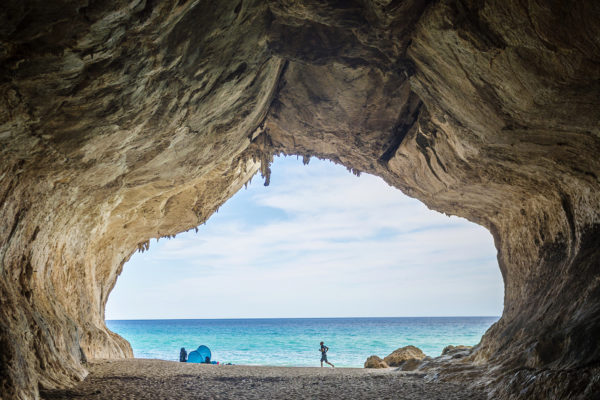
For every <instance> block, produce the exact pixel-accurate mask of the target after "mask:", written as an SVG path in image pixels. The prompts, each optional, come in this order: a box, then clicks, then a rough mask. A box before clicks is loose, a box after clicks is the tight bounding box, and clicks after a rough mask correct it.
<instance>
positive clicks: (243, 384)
mask: <svg viewBox="0 0 600 400" xmlns="http://www.w3.org/2000/svg"><path fill="white" fill-rule="evenodd" d="M88 367H89V370H90V374H89V375H88V377H87V378H86V379H85V380H84V381H82V382H80V383H79V384H77V385H76V386H75V387H73V388H71V389H56V390H43V391H42V392H41V397H42V399H46V400H50V399H74V398H75V399H77V398H81V399H91V400H96V399H152V400H157V399H432V400H433V399H440V400H442V399H443V400H452V399H457V400H458V399H461V400H462V399H485V398H486V396H485V395H484V393H483V392H480V391H477V390H473V389H468V388H467V387H466V386H463V385H460V384H456V383H445V382H426V381H425V380H424V379H422V377H420V376H419V375H418V374H408V373H401V372H397V371H395V370H394V369H393V368H389V369H384V370H372V369H362V368H330V367H329V368H319V367H316V368H299V367H298V368H296V367H257V366H243V365H202V364H185V363H178V362H172V361H161V360H146V359H130V360H119V361H108V360H95V361H93V362H90V363H89V364H88Z"/></svg>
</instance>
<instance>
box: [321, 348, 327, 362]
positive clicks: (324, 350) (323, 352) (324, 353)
mask: <svg viewBox="0 0 600 400" xmlns="http://www.w3.org/2000/svg"><path fill="white" fill-rule="evenodd" d="M328 350H329V347H327V346H325V345H321V362H323V361H325V362H327V351H328Z"/></svg>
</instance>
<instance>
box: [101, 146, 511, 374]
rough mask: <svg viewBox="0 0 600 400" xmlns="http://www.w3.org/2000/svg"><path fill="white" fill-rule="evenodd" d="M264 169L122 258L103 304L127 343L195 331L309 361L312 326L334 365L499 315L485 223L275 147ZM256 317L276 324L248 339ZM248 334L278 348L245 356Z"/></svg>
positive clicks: (147, 349)
mask: <svg viewBox="0 0 600 400" xmlns="http://www.w3.org/2000/svg"><path fill="white" fill-rule="evenodd" d="M271 169H272V175H271V183H270V185H269V186H268V187H265V186H263V184H262V180H261V179H254V180H252V181H251V182H250V183H249V185H248V186H247V188H246V189H241V190H240V191H239V192H238V193H236V194H235V195H234V196H233V197H232V198H231V199H229V200H228V201H227V202H226V203H225V204H223V205H222V206H221V207H220V209H219V212H218V213H215V214H213V215H212V216H211V217H210V218H209V220H208V221H207V222H206V224H205V225H203V226H200V227H198V229H197V230H194V229H192V230H190V231H188V232H185V233H181V234H178V235H177V236H176V237H172V238H163V239H160V240H153V241H152V242H151V243H150V247H149V249H148V250H146V251H144V252H138V253H136V254H135V255H133V256H132V258H131V259H130V260H129V261H128V262H127V263H126V264H125V266H124V268H123V272H122V273H121V276H120V277H119V278H118V280H117V284H116V286H115V288H114V289H113V291H112V293H111V295H110V297H109V300H108V302H107V305H106V314H105V318H106V320H107V327H108V328H109V329H111V330H113V331H114V332H116V333H118V334H119V335H121V336H122V337H124V338H125V339H126V340H128V341H129V342H130V344H131V345H132V348H133V353H134V356H136V357H139V358H160V359H166V360H176V359H177V356H178V351H179V348H180V347H182V346H183V347H186V348H188V349H189V348H190V347H191V346H192V344H191V343H197V344H199V343H203V344H209V345H210V346H211V347H212V348H213V352H214V353H215V357H217V359H220V360H227V361H229V362H233V363H234V364H256V363H257V362H258V363H260V362H261V361H262V362H263V363H264V364H266V365H274V364H277V365H295V366H311V365H313V366H314V360H311V358H314V357H311V355H313V354H312V353H314V352H313V351H311V349H312V347H314V346H310V343H311V340H312V342H315V341H318V338H319V337H320V336H319V335H322V334H323V335H326V336H328V340H327V341H328V342H329V343H330V345H331V346H332V347H337V352H336V353H337V354H336V356H337V363H336V365H337V366H348V367H362V364H363V363H364V361H365V359H366V358H367V357H368V356H370V355H372V354H389V353H391V352H392V351H393V350H395V349H397V348H399V347H402V346H406V345H414V346H417V347H419V348H420V349H422V350H423V351H424V352H425V354H427V355H429V356H433V357H436V356H439V355H440V354H441V352H442V349H443V348H444V347H445V346H447V345H470V346H472V345H476V344H477V343H479V341H480V339H481V336H482V334H483V333H484V332H485V330H487V329H488V328H489V326H490V325H491V324H492V323H493V322H495V321H496V320H497V319H498V318H499V316H500V314H501V312H502V300H503V283H502V277H501V274H500V271H499V269H498V265H497V260H496V249H495V247H494V243H493V239H492V237H491V235H490V234H489V232H487V231H486V230H485V228H483V227H481V226H478V225H475V224H473V223H470V222H468V221H466V220H464V219H462V218H457V217H448V216H445V215H442V214H440V213H437V212H435V211H431V210H429V209H427V207H425V205H423V204H422V203H421V202H419V201H418V200H415V199H411V198H409V197H407V196H405V195H404V194H402V193H401V192H400V191H399V190H397V189H395V188H393V187H390V186H389V185H387V184H386V183H385V182H383V181H382V180H381V179H380V178H377V177H375V176H372V175H368V174H362V175H361V176H360V177H357V176H355V175H352V174H350V173H349V172H348V171H347V170H346V169H345V168H344V167H342V166H339V165H335V164H333V163H331V162H329V161H322V160H318V159H312V160H311V161H310V163H309V164H308V165H303V162H302V161H301V160H299V159H298V158H297V157H278V158H276V159H275V160H274V162H273V164H272V166H271ZM215 299H218V302H217V301H215ZM490 316H492V317H490ZM340 317H341V318H342V319H341V320H340V319H339V318H340ZM356 317H362V319H361V320H360V323H357V322H356V321H355V319H356ZM365 317H366V319H364V318H365ZM381 317H386V318H385V319H381ZM397 317H404V318H397ZM406 317H411V318H406ZM423 317H425V318H423ZM457 317H458V318H457ZM265 318H267V319H268V320H264V319H265ZM273 318H275V319H279V318H284V319H286V321H285V322H284V323H282V324H279V325H278V321H274V320H273ZM289 318H293V319H297V318H302V319H314V318H326V320H324V321H326V322H323V321H320V322H318V323H315V326H313V325H311V322H310V321H306V320H303V321H298V320H295V321H289V320H287V319H289ZM332 318H335V320H332ZM190 319H191V320H190ZM194 319H200V320H202V321H198V320H197V321H195V322H194V321H193V320H194ZM223 319H226V320H227V321H223ZM229 319H233V320H237V321H238V326H237V327H236V326H235V322H234V321H229ZM247 319H259V321H256V320H255V321H247ZM140 320H143V321H140ZM169 320H170V322H169ZM207 320H208V321H207ZM253 324H254V325H253ZM265 324H266V325H268V328H267V327H265ZM236 328H237V331H236V330H235V329H236ZM261 329H262V330H264V329H270V330H272V331H274V332H276V334H275V336H274V337H273V336H269V337H268V338H266V339H267V340H261V339H265V338H261V337H260V333H258V332H257V330H261ZM302 330H310V331H313V335H312V337H311V336H310V335H306V334H303V333H302V332H301V331H302ZM336 330H338V331H339V332H336ZM242 333H243V335H242ZM250 337H252V338H254V339H255V341H256V342H257V343H272V342H273V341H276V342H278V343H280V345H279V346H280V347H281V348H285V351H283V352H282V351H280V350H281V349H279V350H278V351H276V354H279V356H278V357H277V358H274V359H273V360H268V359H260V358H259V360H258V361H257V359H256V358H255V357H256V354H257V352H256V349H255V346H254V345H253V344H252V341H251V340H250ZM357 337H360V339H361V340H360V344H357V343H356V338H357ZM150 338H152V339H151V340H150ZM190 342H191V343H190ZM290 342H291V343H294V345H291V344H290ZM197 344H196V346H197ZM215 346H216V347H215ZM359 350H360V351H359ZM361 351H362V352H361ZM267 353H269V352H267Z"/></svg>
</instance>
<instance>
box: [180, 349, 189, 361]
mask: <svg viewBox="0 0 600 400" xmlns="http://www.w3.org/2000/svg"><path fill="white" fill-rule="evenodd" d="M179 362H187V351H185V349H183V348H182V349H181V351H180V352H179Z"/></svg>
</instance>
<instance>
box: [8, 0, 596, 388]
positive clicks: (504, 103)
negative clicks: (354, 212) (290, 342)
mask: <svg viewBox="0 0 600 400" xmlns="http://www.w3.org/2000/svg"><path fill="white" fill-rule="evenodd" d="M240 4H241V6H240ZM599 7H600V3H599V2H598V1H597V0H582V1H578V2H570V3H569V4H567V3H566V2H559V1H555V2H543V1H531V2H520V1H507V2H493V1H489V2H483V3H482V2H475V1H458V0H441V1H425V0H423V1H421V0H414V1H406V2H397V1H391V2H388V1H358V2H336V1H331V2H292V1H288V2H261V1H254V2H253V1H243V2H241V3H240V2H237V1H235V2H232V3H229V2H219V3H218V5H217V4H215V3H214V2H198V1H192V0H188V1H185V0H182V1H164V2H154V1H146V2H144V1H140V2H114V3H113V2H111V3H110V4H109V3H103V2H100V3H99V2H94V3H93V4H91V5H90V6H87V7H82V6H81V2H52V1H51V2H37V3H34V2H31V4H29V5H27V6H23V2H18V1H15V2H9V4H8V6H7V7H3V8H2V10H0V13H1V15H0V21H2V22H3V27H2V29H0V46H1V47H2V49H1V50H0V60H1V62H2V68H0V71H1V73H2V79H0V103H2V107H0V166H1V169H0V170H1V173H0V204H1V205H2V207H1V208H0V214H1V215H0V220H1V221H2V224H1V225H0V261H1V264H0V273H1V274H2V276H1V278H2V279H1V280H0V300H1V302H2V307H0V348H2V349H3V351H0V396H1V397H2V398H37V397H38V387H39V386H43V387H59V386H63V387H66V386H69V385H72V384H73V383H74V382H75V381H76V380H78V379H83V378H84V377H85V376H86V374H87V371H86V368H85V357H86V356H87V357H89V358H126V357H130V356H131V355H132V353H131V347H130V346H129V344H128V343H127V342H126V341H125V340H123V339H122V338H121V337H119V336H118V335H115V334H113V333H112V332H110V331H108V330H107V329H106V326H105V322H104V306H105V304H106V301H107V299H108V294H109V293H110V292H111V289H112V288H113V286H114V284H115V281H116V278H117V276H118V275H119V273H120V272H121V268H122V266H123V262H124V260H126V259H128V258H129V257H130V256H131V254H132V253H133V252H135V251H136V248H145V247H146V246H147V245H148V242H147V239H148V238H153V237H163V236H168V235H173V234H177V233H178V232H182V231H185V230H188V229H190V228H193V227H195V226H198V225H199V224H201V223H203V222H204V221H206V220H207V219H208V218H209V217H210V215H212V214H213V213H214V212H215V210H216V209H217V208H218V207H219V206H220V205H221V204H223V203H224V202H225V201H226V200H227V199H228V198H229V197H231V196H232V195H233V194H234V193H235V192H237V191H238V190H239V188H241V187H242V186H243V185H244V184H245V183H246V182H247V180H248V179H249V178H250V177H251V176H253V175H254V174H255V173H256V172H257V171H258V170H259V169H260V170H261V172H262V173H263V174H264V175H265V176H266V177H267V178H268V176H269V174H268V165H269V159H270V157H271V156H272V155H273V154H278V153H285V154H299V155H301V156H304V157H310V156H316V157H319V158H323V159H330V160H333V161H335V162H337V163H340V164H342V165H344V166H347V167H349V168H351V169H352V170H353V171H363V172H368V173H371V174H374V175H376V176H380V177H381V178H382V179H384V180H385V181H386V182H388V183H389V184H390V185H392V186H394V187H396V188H398V189H400V190H401V191H402V192H404V193H406V194H407V195H409V196H411V197H414V198H417V199H419V200H420V201H422V202H423V203H424V204H426V205H427V206H428V207H430V208H431V209H435V210H438V211H440V212H444V213H446V214H448V215H457V216H461V217H464V218H466V219H468V220H469V221H472V222H474V223H477V224H479V225H481V226H483V227H485V228H486V229H488V231H489V232H490V233H491V234H492V235H493V238H494V242H495V245H496V249H497V250H498V266H499V268H500V270H501V272H502V276H503V280H504V286H505V291H504V309H503V313H502V318H501V319H500V320H499V321H498V323H496V324H494V325H493V326H492V328H490V329H489V330H488V331H487V332H486V334H485V335H484V336H483V338H482V341H481V345H480V347H479V349H478V350H477V353H476V354H475V355H474V359H473V361H474V362H476V363H478V364H479V365H487V366H489V374H490V377H489V378H490V379H487V381H486V382H487V383H489V388H490V390H495V391H496V392H495V393H491V396H492V397H495V398H499V399H506V398H511V399H514V398H528V399H529V398H536V397H537V398H548V397H549V395H548V393H550V397H552V396H553V397H555V398H590V397H591V396H592V395H593V394H594V393H598V392H600V388H599V382H600V379H599V376H600V370H599V368H598V365H600V343H599V342H598V340H597V338H598V336H599V335H600V312H599V310H600V279H598V276H600V271H599V266H600V263H599V262H598V260H600V180H599V178H598V177H599V172H598V171H600V158H599V157H598V154H600V128H599V127H600V124H599V123H598V121H600V84H599V82H600V69H599V68H598V65H599V62H600V51H599V49H600V44H599V42H598V38H600V19H599V18H598V14H599V13H600V11H599V9H598V8H599ZM449 373H450V374H452V373H453V371H449ZM467 375H468V373H465V375H463V377H464V376H467ZM454 378H456V379H460V378H461V376H460V374H455V375H454Z"/></svg>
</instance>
